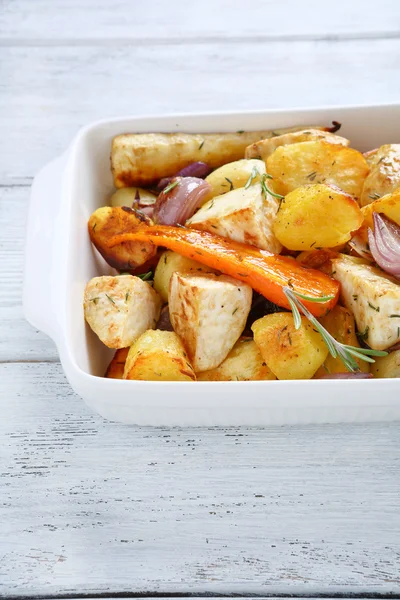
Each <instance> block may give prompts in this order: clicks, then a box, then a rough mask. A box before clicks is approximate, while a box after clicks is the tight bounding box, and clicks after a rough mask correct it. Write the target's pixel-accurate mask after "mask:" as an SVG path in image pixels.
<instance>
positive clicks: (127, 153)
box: [111, 127, 299, 188]
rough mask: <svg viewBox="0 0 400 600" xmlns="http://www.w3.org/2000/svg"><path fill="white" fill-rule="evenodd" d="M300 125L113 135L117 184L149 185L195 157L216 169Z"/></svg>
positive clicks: (113, 154) (174, 172) (113, 157)
mask: <svg viewBox="0 0 400 600" xmlns="http://www.w3.org/2000/svg"><path fill="white" fill-rule="evenodd" d="M298 129H299V128H298V127H290V128H287V129H279V130H277V131H275V132H272V131H237V132H236V133H197V134H194V133H127V134H123V135H118V136H117V137H115V138H114V139H113V142H112V147H111V169H112V172H113V176H114V184H115V187H117V188H121V187H129V186H143V187H146V186H149V185H151V184H153V183H155V182H157V181H158V180H159V179H161V178H162V177H169V176H172V175H175V174H176V173H177V172H178V171H180V170H181V169H183V168H184V167H186V166H187V165H189V164H190V163H193V162H196V161H202V162H205V163H207V164H208V165H209V166H210V167H211V168H212V169H216V168H217V167H220V166H221V165H224V164H226V163H229V162H232V161H235V160H239V159H240V158H243V157H244V151H245V149H246V146H248V145H249V144H252V143H254V142H256V141H258V140H262V139H264V138H268V137H271V136H272V135H276V134H279V135H280V134H281V133H285V132H289V131H297V130H298Z"/></svg>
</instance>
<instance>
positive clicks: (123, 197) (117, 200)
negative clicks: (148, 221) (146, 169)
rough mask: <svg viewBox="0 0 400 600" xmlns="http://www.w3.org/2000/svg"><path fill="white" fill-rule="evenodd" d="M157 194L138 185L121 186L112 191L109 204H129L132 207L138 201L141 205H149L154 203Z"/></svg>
mask: <svg viewBox="0 0 400 600" xmlns="http://www.w3.org/2000/svg"><path fill="white" fill-rule="evenodd" d="M156 200H157V196H156V195H155V194H152V193H151V192H149V190H144V189H143V188H138V187H126V188H121V189H119V190H117V191H116V192H114V194H113V195H112V196H111V198H110V206H130V207H132V206H133V205H134V204H136V203H137V202H138V201H140V203H141V204H143V205H148V206H151V205H152V204H155V202H156Z"/></svg>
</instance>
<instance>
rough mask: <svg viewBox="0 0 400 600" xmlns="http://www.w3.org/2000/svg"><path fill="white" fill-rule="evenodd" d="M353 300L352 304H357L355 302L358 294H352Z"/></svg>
mask: <svg viewBox="0 0 400 600" xmlns="http://www.w3.org/2000/svg"><path fill="white" fill-rule="evenodd" d="M353 300H354V302H357V300H358V294H353Z"/></svg>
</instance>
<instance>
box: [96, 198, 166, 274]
mask: <svg viewBox="0 0 400 600" xmlns="http://www.w3.org/2000/svg"><path fill="white" fill-rule="evenodd" d="M141 221H146V222H148V223H150V219H148V218H147V217H145V215H143V214H142V213H139V212H137V211H134V210H132V209H130V208H127V207H111V206H103V207H102V208H98V209H97V210H96V211H95V212H94V213H93V214H92V215H91V217H90V219H89V223H88V229H89V235H90V240H91V242H92V244H93V245H94V246H95V247H96V248H97V250H98V251H99V252H100V254H101V255H102V257H103V258H104V259H105V260H106V261H107V262H108V264H109V265H110V266H111V267H114V269H118V270H119V271H131V270H133V269H135V268H136V267H139V266H140V265H143V264H144V263H145V262H147V261H148V260H149V259H150V258H152V257H153V256H155V255H156V251H157V249H156V247H155V245H154V244H152V243H151V242H124V243H122V244H118V245H117V246H114V247H113V248H110V247H109V245H108V242H109V240H110V239H111V238H112V237H113V236H115V235H119V234H120V233H125V232H127V231H129V230H130V229H133V228H134V227H135V225H137V223H140V222H141Z"/></svg>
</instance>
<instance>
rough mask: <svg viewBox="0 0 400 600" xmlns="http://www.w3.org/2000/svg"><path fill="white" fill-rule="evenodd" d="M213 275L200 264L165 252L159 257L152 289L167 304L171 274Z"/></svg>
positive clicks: (173, 253) (167, 251)
mask: <svg viewBox="0 0 400 600" xmlns="http://www.w3.org/2000/svg"><path fill="white" fill-rule="evenodd" d="M176 272H179V273H192V274H195V273H215V271H214V269H211V268H210V267H207V266H206V265H202V264H201V263H199V262H197V261H195V260H192V259H191V258H186V257H185V256H181V255H180V254H177V253H176V252H172V250H166V251H165V252H163V254H162V255H161V256H160V260H159V261H158V265H157V267H156V270H155V273H154V286H153V287H154V289H155V290H156V292H158V293H159V294H160V296H161V298H162V299H163V301H164V302H168V290H169V282H170V279H171V277H172V274H173V273H176Z"/></svg>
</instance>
